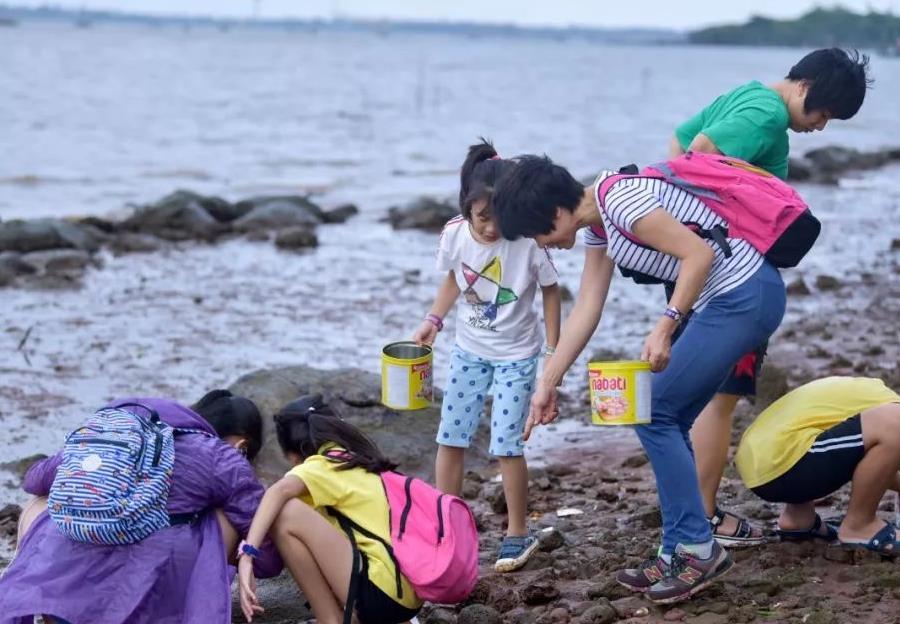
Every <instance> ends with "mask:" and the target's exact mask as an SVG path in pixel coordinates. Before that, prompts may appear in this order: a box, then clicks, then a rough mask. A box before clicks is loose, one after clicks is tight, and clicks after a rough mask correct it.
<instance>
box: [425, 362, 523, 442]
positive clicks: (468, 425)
mask: <svg viewBox="0 0 900 624" xmlns="http://www.w3.org/2000/svg"><path fill="white" fill-rule="evenodd" d="M537 362H538V356H537V355H535V356H534V357H530V358H528V359H525V360H518V361H515V362H497V361H491V360H487V359H485V358H482V357H478V356H477V355H472V354H471V353H467V352H465V351H463V350H462V349H460V348H459V347H454V348H453V353H452V354H451V356H450V379H449V380H448V382H447V389H446V390H445V391H444V403H443V405H442V406H441V426H440V428H439V429H438V435H437V443H438V444H443V445H444V446H455V447H459V448H468V447H469V443H470V442H471V440H472V438H473V437H474V436H475V431H476V430H477V429H478V422H479V420H480V419H481V412H482V411H483V409H484V399H485V397H486V396H487V395H488V394H492V395H493V397H494V406H493V410H492V414H491V446H490V452H491V455H495V456H500V457H518V456H520V455H522V454H523V452H524V446H525V444H524V443H523V442H522V432H523V431H524V429H525V419H526V418H527V417H528V408H529V405H530V402H531V394H532V392H533V391H534V380H535V377H536V375H537Z"/></svg>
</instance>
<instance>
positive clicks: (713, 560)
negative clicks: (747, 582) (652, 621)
mask: <svg viewBox="0 0 900 624" xmlns="http://www.w3.org/2000/svg"><path fill="white" fill-rule="evenodd" d="M733 565H734V562H733V561H732V560H731V555H729V554H728V551H727V550H725V549H724V548H722V546H721V545H720V544H719V543H718V542H713V548H712V555H711V556H710V558H709V559H699V558H697V556H696V555H694V554H693V553H691V552H688V551H685V550H683V549H682V548H681V547H680V546H679V547H678V549H677V550H676V551H675V554H674V555H672V565H671V567H670V568H669V570H668V572H667V574H666V576H665V578H663V579H662V580H661V581H659V582H658V583H656V584H655V585H653V587H651V588H650V589H649V590H647V598H649V599H650V601H651V602H655V603H657V604H672V603H675V602H681V601H683V600H687V599H688V598H690V597H691V596H693V595H694V594H696V593H697V592H698V591H700V590H702V589H704V588H705V587H707V586H709V585H710V584H711V583H713V582H714V581H716V580H718V579H719V578H720V577H721V576H723V575H724V574H725V573H726V572H728V571H729V570H730V569H731V567H732V566H733Z"/></svg>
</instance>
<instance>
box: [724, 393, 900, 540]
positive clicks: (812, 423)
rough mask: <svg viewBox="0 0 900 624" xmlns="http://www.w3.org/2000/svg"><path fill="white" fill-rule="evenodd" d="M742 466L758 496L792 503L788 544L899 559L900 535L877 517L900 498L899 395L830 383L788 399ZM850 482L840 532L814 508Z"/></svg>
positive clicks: (761, 422)
mask: <svg viewBox="0 0 900 624" xmlns="http://www.w3.org/2000/svg"><path fill="white" fill-rule="evenodd" d="M735 463H736V464H737V469H738V472H739V473H740V475H741V478H742V479H743V480H744V483H745V484H746V486H747V487H748V488H750V489H751V490H752V491H753V492H754V493H755V494H756V495H757V496H759V497H760V498H762V499H764V500H766V501H769V502H777V503H787V504H786V505H785V508H784V511H783V512H782V513H781V517H780V518H779V519H778V526H779V533H780V535H781V537H782V538H783V539H788V540H805V539H817V538H820V539H826V540H833V539H835V538H836V539H839V540H840V542H841V543H842V544H844V545H846V546H849V547H853V548H865V549H868V550H873V551H876V552H880V553H882V554H887V555H896V554H900V541H898V531H900V529H898V528H897V527H896V526H894V525H893V524H891V523H890V522H886V521H885V520H882V519H879V518H878V517H877V516H876V513H875V512H876V511H877V509H878V504H879V502H880V501H881V498H882V497H883V496H884V493H885V492H886V491H887V490H889V489H894V490H900V395H898V394H897V393H896V392H894V391H893V390H891V389H890V388H888V387H887V386H886V385H885V384H884V382H883V381H881V380H880V379H870V378H854V377H827V378H825V379H819V380H817V381H813V382H810V383H808V384H806V385H803V386H800V387H799V388H797V389H796V390H793V391H792V392H789V393H788V394H786V395H785V396H783V397H782V398H780V399H779V400H778V401H776V402H775V403H773V404H772V405H771V406H769V408H768V409H766V410H765V411H764V412H763V413H762V414H760V416H759V418H757V419H756V421H755V422H754V423H753V424H752V425H751V426H750V427H749V428H748V429H747V431H746V432H745V433H744V436H743V437H742V438H741V443H740V445H739V446H738V451H737V455H736V457H735ZM851 481H852V490H851V493H850V503H849V505H848V508H847V515H846V516H845V517H844V520H843V521H842V522H841V524H840V527H839V528H838V530H837V531H836V530H835V527H829V526H828V525H826V524H824V523H823V522H822V519H821V518H820V517H819V516H818V514H816V510H815V505H814V503H815V501H816V500H817V499H820V498H823V497H825V496H828V495H829V494H831V493H832V492H834V491H835V490H837V489H838V488H840V487H841V486H843V485H844V484H846V483H847V482H851Z"/></svg>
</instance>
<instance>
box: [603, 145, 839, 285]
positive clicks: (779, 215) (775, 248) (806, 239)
mask: <svg viewBox="0 0 900 624" xmlns="http://www.w3.org/2000/svg"><path fill="white" fill-rule="evenodd" d="M635 177H637V178H657V179H660V180H665V181H666V182H668V183H670V184H674V185H675V186H678V187H680V188H681V189H683V190H685V191H687V192H688V193H690V194H691V195H694V196H695V197H697V198H698V199H700V201H702V202H703V203H704V204H706V206H707V207H708V208H709V209H710V210H712V211H713V212H715V213H716V214H717V215H719V216H720V217H722V218H723V219H724V220H725V222H726V223H727V224H728V230H727V232H722V231H719V230H713V231H705V230H699V229H698V228H694V229H695V231H697V233H698V234H699V235H700V236H703V237H704V238H711V239H713V240H715V241H716V243H717V244H718V245H719V246H720V247H722V249H723V251H724V252H725V255H726V257H728V256H730V255H731V248H730V247H729V246H728V242H727V241H726V240H725V238H726V237H730V238H740V239H743V240H745V241H747V242H748V243H750V244H751V245H753V247H754V248H756V249H757V250H758V251H759V252H760V253H762V254H763V255H764V256H765V257H766V259H767V260H768V261H769V262H770V263H771V264H772V265H774V266H776V267H779V268H789V267H794V266H797V264H799V262H800V260H801V259H803V256H805V255H806V254H807V253H808V252H809V250H810V249H811V248H812V246H813V244H814V243H815V242H816V238H818V236H819V232H820V231H821V229H822V224H821V223H820V222H819V220H818V219H816V218H815V217H814V216H813V214H812V212H810V210H809V206H807V205H806V202H804V201H803V198H802V197H800V195H799V194H798V193H797V191H795V190H794V189H793V188H792V187H791V186H789V185H788V184H786V183H785V182H784V181H782V180H781V179H779V178H777V177H776V176H774V175H772V174H771V173H769V172H768V171H765V170H764V169H760V168H759V167H756V166H754V165H751V164H750V163H748V162H745V161H743V160H740V159H738V158H731V157H729V156H722V155H721V154H705V153H702V152H688V153H686V154H684V155H682V156H679V157H678V158H674V159H672V160H669V161H667V162H664V163H658V164H655V165H650V166H649V167H645V168H644V170H643V171H641V173H640V174H638V175H621V174H620V175H613V176H610V177H608V178H606V179H605V180H603V182H601V183H600V188H599V190H598V193H597V196H598V199H599V202H600V205H601V208H603V206H604V203H605V201H604V200H605V197H606V193H607V192H608V191H609V189H610V187H611V186H612V185H613V184H615V183H616V182H618V181H619V180H621V179H623V178H635ZM687 225H690V224H687ZM622 234H623V235H624V236H626V237H627V238H629V239H630V240H632V241H633V242H636V243H639V244H640V241H639V240H638V239H637V238H636V237H634V235H632V234H629V233H627V232H622Z"/></svg>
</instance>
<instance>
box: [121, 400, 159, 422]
mask: <svg viewBox="0 0 900 624" xmlns="http://www.w3.org/2000/svg"><path fill="white" fill-rule="evenodd" d="M110 407H111V408H112V409H121V408H123V407H140V408H141V409H144V410H147V412H149V414H150V422H152V423H158V422H161V419H160V417H159V413H158V412H157V411H156V410H155V409H153V408H152V407H148V406H146V405H143V404H142V403H119V404H117V405H111V406H110ZM132 413H133V412H132ZM135 415H136V416H138V415H139V414H135Z"/></svg>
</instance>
